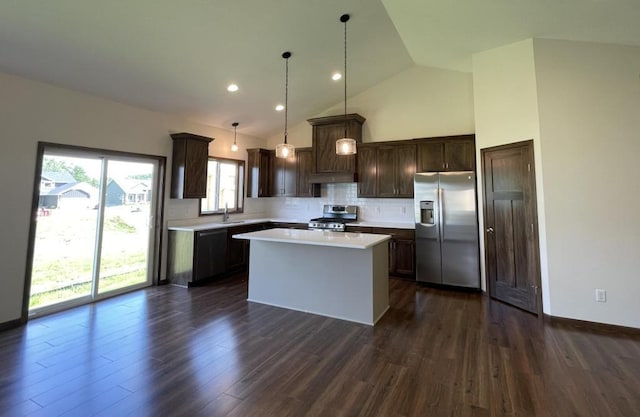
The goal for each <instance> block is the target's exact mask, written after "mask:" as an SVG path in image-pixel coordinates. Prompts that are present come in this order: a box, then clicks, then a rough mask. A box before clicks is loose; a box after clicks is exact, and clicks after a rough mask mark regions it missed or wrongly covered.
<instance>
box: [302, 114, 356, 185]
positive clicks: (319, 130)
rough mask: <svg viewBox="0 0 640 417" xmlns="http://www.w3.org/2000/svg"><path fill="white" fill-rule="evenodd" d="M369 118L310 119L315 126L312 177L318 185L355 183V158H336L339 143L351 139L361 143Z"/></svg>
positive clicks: (344, 156)
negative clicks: (337, 141)
mask: <svg viewBox="0 0 640 417" xmlns="http://www.w3.org/2000/svg"><path fill="white" fill-rule="evenodd" d="M365 120H366V119H365V118H364V117H362V116H360V115H359V114H355V113H353V114H348V115H346V117H345V116H344V115H341V116H329V117H318V118H315V119H309V120H307V121H308V122H309V123H310V124H311V125H312V126H313V134H312V148H313V164H314V165H313V174H312V178H311V181H312V182H315V183H330V182H354V181H356V172H357V170H356V166H357V164H356V155H337V154H336V140H338V139H340V138H343V137H344V135H345V127H346V133H347V135H348V136H349V137H351V138H353V139H355V140H356V143H358V144H361V143H362V124H363V123H364V121H365Z"/></svg>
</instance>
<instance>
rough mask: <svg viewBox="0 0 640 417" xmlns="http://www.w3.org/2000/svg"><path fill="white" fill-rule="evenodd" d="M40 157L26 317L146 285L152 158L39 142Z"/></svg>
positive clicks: (154, 182)
mask: <svg viewBox="0 0 640 417" xmlns="http://www.w3.org/2000/svg"><path fill="white" fill-rule="evenodd" d="M40 162H41V166H42V169H41V173H40V178H38V179H37V181H38V182H39V185H38V187H39V196H38V203H37V216H36V221H35V233H34V234H33V236H34V240H33V256H32V262H31V276H30V278H31V279H30V282H31V284H30V293H29V307H28V308H29V314H31V315H33V314H37V313H39V312H50V311H53V310H59V309H62V308H66V307H69V306H71V305H78V304H82V303H86V302H90V301H93V300H95V299H99V298H102V297H106V296H110V295H113V294H117V293H121V292H125V291H130V290H132V289H136V288H140V287H144V286H148V285H150V284H151V282H152V275H153V271H154V270H155V268H154V260H155V259H156V257H155V256H154V253H155V250H156V249H155V247H156V245H155V239H156V233H155V232H156V227H155V215H154V214H155V213H156V211H157V200H158V196H157V194H158V193H157V192H156V190H158V189H159V188H158V186H159V184H158V177H159V175H158V174H159V170H160V161H159V159H158V158H157V157H145V156H139V155H125V154H122V155H120V154H113V153H106V154H105V153H101V152H100V151H92V150H85V149H82V150H78V149H76V148H70V147H57V146H49V147H47V146H44V147H43V151H42V152H41V161H40Z"/></svg>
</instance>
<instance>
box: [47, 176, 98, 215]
mask: <svg viewBox="0 0 640 417" xmlns="http://www.w3.org/2000/svg"><path fill="white" fill-rule="evenodd" d="M97 196H98V190H97V189H96V188H95V187H94V186H92V185H91V184H88V183H86V182H77V181H76V180H75V178H73V176H72V175H71V174H69V173H68V172H52V171H44V172H42V176H41V178H40V198H39V200H38V207H41V208H45V209H57V208H86V207H89V206H91V202H92V201H95V200H96V199H97Z"/></svg>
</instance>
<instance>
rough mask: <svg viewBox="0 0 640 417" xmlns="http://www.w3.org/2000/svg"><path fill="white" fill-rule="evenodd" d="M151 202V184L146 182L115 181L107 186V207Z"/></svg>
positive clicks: (111, 181)
mask: <svg viewBox="0 0 640 417" xmlns="http://www.w3.org/2000/svg"><path fill="white" fill-rule="evenodd" d="M150 201H151V184H150V183H149V182H148V181H145V180H121V179H118V180H115V179H112V180H110V181H109V183H108V184H107V204H106V205H107V207H111V206H119V205H123V204H138V203H148V202H150Z"/></svg>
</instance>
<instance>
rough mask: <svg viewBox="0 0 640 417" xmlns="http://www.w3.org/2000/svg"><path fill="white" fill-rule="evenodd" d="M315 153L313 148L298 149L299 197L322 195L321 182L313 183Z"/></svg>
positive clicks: (297, 192) (297, 187)
mask: <svg viewBox="0 0 640 417" xmlns="http://www.w3.org/2000/svg"><path fill="white" fill-rule="evenodd" d="M312 158H313V154H312V151H311V148H305V149H296V161H297V170H296V171H297V185H296V190H297V191H296V196H297V197H320V184H312V183H311V182H309V181H310V179H311V172H312V169H313V159H312Z"/></svg>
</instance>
